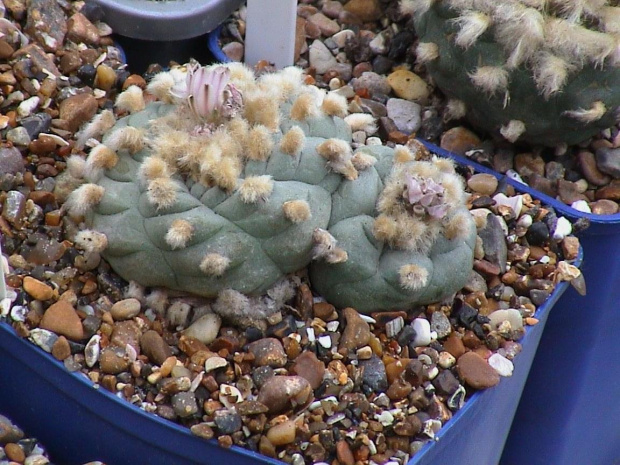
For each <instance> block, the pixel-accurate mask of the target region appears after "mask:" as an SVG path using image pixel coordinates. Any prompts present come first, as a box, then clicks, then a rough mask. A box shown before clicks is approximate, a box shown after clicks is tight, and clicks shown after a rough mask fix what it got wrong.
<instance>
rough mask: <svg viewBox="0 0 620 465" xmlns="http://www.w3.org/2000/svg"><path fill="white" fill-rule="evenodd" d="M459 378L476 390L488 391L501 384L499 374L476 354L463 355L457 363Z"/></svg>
mask: <svg viewBox="0 0 620 465" xmlns="http://www.w3.org/2000/svg"><path fill="white" fill-rule="evenodd" d="M456 370H457V373H458V375H459V378H461V379H462V380H463V382H464V383H466V384H468V385H469V386H471V387H472V388H474V389H487V388H490V387H493V386H495V385H496V384H497V383H499V374H498V373H497V371H495V369H493V367H491V366H490V365H489V364H488V363H487V361H486V360H485V359H483V358H482V357H481V356H480V355H478V354H477V353H476V352H467V353H465V354H463V355H461V356H460V357H459V358H458V360H457V362H456Z"/></svg>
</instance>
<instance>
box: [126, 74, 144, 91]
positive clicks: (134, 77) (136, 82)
mask: <svg viewBox="0 0 620 465" xmlns="http://www.w3.org/2000/svg"><path fill="white" fill-rule="evenodd" d="M129 86H138V87H139V88H140V89H144V88H145V87H146V81H145V79H144V78H143V77H142V76H140V75H139V74H131V75H130V76H129V77H128V78H127V79H125V82H123V90H126V89H127V88H128V87H129Z"/></svg>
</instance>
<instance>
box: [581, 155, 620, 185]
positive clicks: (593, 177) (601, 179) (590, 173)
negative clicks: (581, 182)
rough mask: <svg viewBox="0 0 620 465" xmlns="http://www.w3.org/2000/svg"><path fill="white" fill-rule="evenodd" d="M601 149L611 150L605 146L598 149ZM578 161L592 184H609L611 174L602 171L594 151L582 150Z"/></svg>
mask: <svg viewBox="0 0 620 465" xmlns="http://www.w3.org/2000/svg"><path fill="white" fill-rule="evenodd" d="M601 150H605V151H609V150H610V149H607V148H605V149H599V150H598V151H601ZM615 150H617V149H615ZM598 151H597V153H598ZM577 162H578V163H579V167H580V168H581V171H582V173H583V175H584V176H585V178H586V179H587V180H588V182H589V183H590V184H593V185H595V186H605V185H607V184H609V181H610V178H609V176H608V175H606V174H605V173H603V172H601V170H600V169H599V167H598V166H597V164H596V157H595V155H594V154H593V153H592V152H589V151H586V150H581V151H580V152H579V153H578V154H577Z"/></svg>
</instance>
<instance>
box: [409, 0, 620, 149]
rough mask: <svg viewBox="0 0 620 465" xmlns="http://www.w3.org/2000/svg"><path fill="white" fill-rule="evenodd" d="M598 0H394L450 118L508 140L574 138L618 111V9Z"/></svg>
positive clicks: (610, 120)
mask: <svg viewBox="0 0 620 465" xmlns="http://www.w3.org/2000/svg"><path fill="white" fill-rule="evenodd" d="M617 4H618V2H617V1H613V2H608V1H605V0H402V3H401V7H402V9H403V11H404V12H408V13H411V14H412V15H413V17H414V25H415V29H416V33H417V35H418V37H419V45H418V48H417V59H418V61H419V62H421V63H424V64H425V65H426V67H427V70H428V72H429V74H430V76H431V77H432V79H433V80H434V82H435V83H436V85H437V86H438V87H439V89H441V91H442V92H443V93H444V94H446V95H447V96H448V97H449V98H450V99H451V100H450V101H449V103H448V107H447V109H448V113H449V115H450V116H452V117H462V116H465V115H466V116H467V118H468V119H469V121H470V122H471V123H472V124H474V125H475V126H477V127H479V128H481V129H483V130H485V131H488V132H491V133H495V134H497V133H499V134H501V135H502V136H503V137H504V138H505V139H507V140H509V141H510V142H516V141H527V142H531V143H534V144H543V145H547V146H559V145H565V144H568V145H571V144H576V143H579V142H582V141H584V140H586V139H588V138H589V137H592V136H593V135H595V134H597V133H598V132H600V131H601V130H603V129H606V128H609V127H611V126H613V125H614V124H616V123H617V121H618V120H619V118H620V7H618V6H617Z"/></svg>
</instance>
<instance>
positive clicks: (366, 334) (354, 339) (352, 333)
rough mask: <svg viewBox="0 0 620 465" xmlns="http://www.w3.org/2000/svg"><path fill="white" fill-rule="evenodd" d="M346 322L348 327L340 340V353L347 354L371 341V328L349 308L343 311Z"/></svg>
mask: <svg viewBox="0 0 620 465" xmlns="http://www.w3.org/2000/svg"><path fill="white" fill-rule="evenodd" d="M342 314H343V315H344V318H345V320H346V326H345V328H344V331H343V332H342V337H341V338H340V344H339V346H338V351H339V352H344V353H347V352H349V351H350V350H356V349H359V348H360V347H362V346H365V345H367V344H368V342H369V341H370V326H368V323H366V322H365V321H364V320H363V319H362V317H361V316H360V314H359V313H357V311H356V310H355V309H353V308H351V307H347V308H345V309H344V310H343V311H342Z"/></svg>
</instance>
